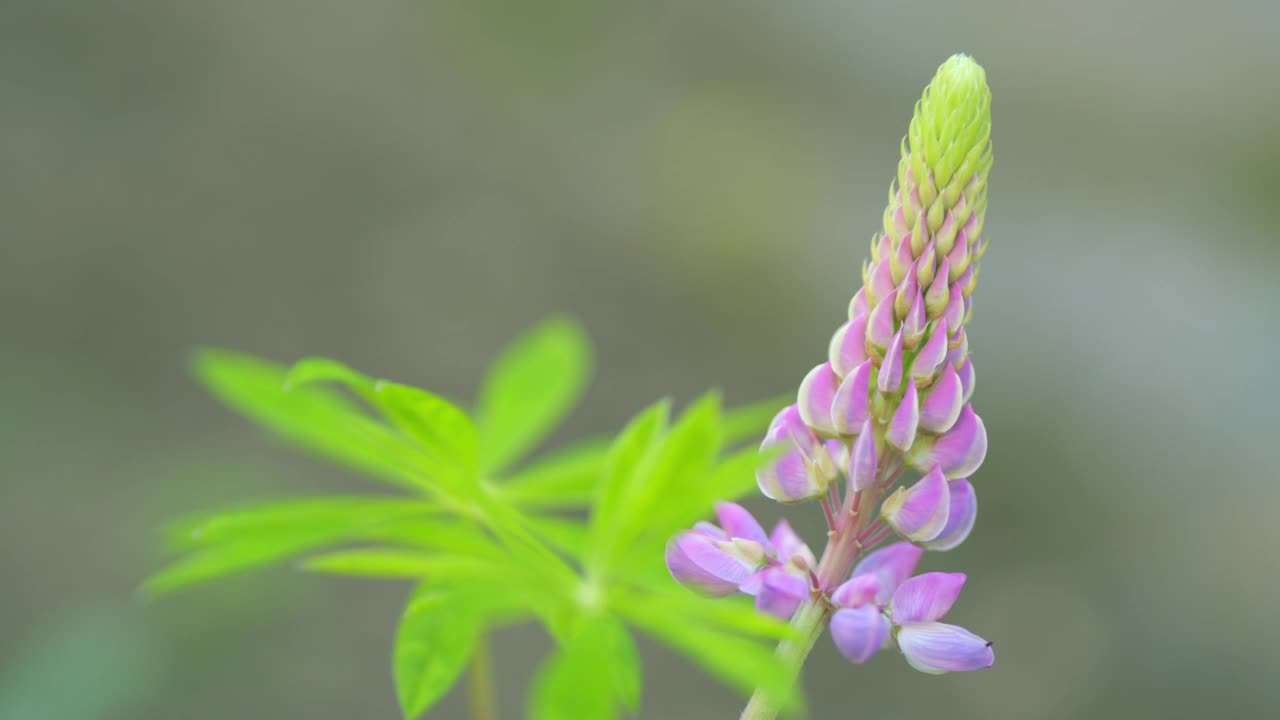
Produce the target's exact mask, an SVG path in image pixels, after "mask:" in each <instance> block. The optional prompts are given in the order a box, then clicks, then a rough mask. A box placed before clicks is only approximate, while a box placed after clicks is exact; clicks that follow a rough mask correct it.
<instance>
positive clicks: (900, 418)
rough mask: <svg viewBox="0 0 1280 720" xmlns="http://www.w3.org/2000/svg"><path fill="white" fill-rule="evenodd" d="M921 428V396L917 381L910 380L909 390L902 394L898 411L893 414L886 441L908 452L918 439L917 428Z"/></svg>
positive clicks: (908, 383)
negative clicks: (917, 389)
mask: <svg viewBox="0 0 1280 720" xmlns="http://www.w3.org/2000/svg"><path fill="white" fill-rule="evenodd" d="M919 426H920V396H919V394H917V392H916V381H915V380H908V381H907V389H906V390H905V391H903V393H902V400H901V401H900V402H899V403H898V409H897V410H895V411H894V412H893V418H892V419H891V420H890V421H889V428H888V430H887V431H886V432H885V440H887V441H888V442H889V444H890V445H893V446H894V447H896V448H898V449H900V450H906V449H908V448H910V447H911V444H912V443H913V442H915V439H916V428H918V427H919Z"/></svg>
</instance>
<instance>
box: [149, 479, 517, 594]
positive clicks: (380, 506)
mask: <svg viewBox="0 0 1280 720" xmlns="http://www.w3.org/2000/svg"><path fill="white" fill-rule="evenodd" d="M344 503H349V504H344ZM432 509H433V506H431V505H429V504H427V503H422V502H414V501H409V500H405V501H395V500H365V501H361V500H359V499H351V500H348V499H346V498H314V499H305V500H298V501H291V502H276V503H270V504H268V505H265V506H261V507H257V508H246V509H243V510H237V511H232V512H229V513H224V514H214V515H212V516H205V517H202V518H199V519H196V520H194V521H187V522H186V523H183V524H180V525H179V526H178V527H179V528H184V529H186V531H187V532H188V533H190V534H188V535H187V541H186V545H187V546H188V547H190V548H191V549H192V552H191V553H190V554H188V555H187V556H186V557H183V558H181V559H179V560H178V561H177V562H175V563H174V564H172V565H170V566H169V567H167V568H165V569H164V570H161V571H160V572H159V573H157V574H156V575H154V576H152V577H151V578H149V579H148V580H147V581H146V583H144V585H143V589H144V590H145V591H147V592H150V593H157V594H158V593H164V592H169V591H171V590H176V589H178V588H180V587H183V586H186V585H190V584H193V583H197V582H202V581H206V580H212V579H214V578H217V577H221V576H224V575H230V574H232V573H237V572H242V571H246V570H250V569H254V568H259V567H263V566H265V565H269V564H272V563H276V562H280V561H283V560H286V559H288V558H290V557H292V556H295V555H300V554H302V553H305V552H311V551H314V550H317V549H320V548H323V547H326V546H330V545H334V544H337V543H341V542H348V541H356V540H383V541H388V542H403V543H405V544H410V545H414V546H421V547H428V548H431V549H433V550H442V551H446V552H449V553H453V554H468V555H473V556H476V557H485V558H491V559H499V558H503V557H505V556H504V554H503V552H502V550H501V548H499V547H498V546H497V545H496V544H495V543H494V542H493V541H492V540H491V539H490V538H489V537H488V536H487V535H486V534H485V533H484V532H482V531H480V530H478V529H477V528H475V527H473V526H472V525H471V524H469V523H467V522H465V521H458V520H454V519H452V518H447V517H441V516H430V515H428V512H429V511H431V510H432ZM416 516H422V518H423V519H417V518H416Z"/></svg>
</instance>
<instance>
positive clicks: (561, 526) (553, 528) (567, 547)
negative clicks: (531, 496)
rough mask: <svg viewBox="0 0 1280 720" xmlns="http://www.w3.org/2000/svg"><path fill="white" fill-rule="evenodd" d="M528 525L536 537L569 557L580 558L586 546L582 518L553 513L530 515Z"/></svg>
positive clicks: (585, 529)
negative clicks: (563, 516) (560, 515)
mask: <svg viewBox="0 0 1280 720" xmlns="http://www.w3.org/2000/svg"><path fill="white" fill-rule="evenodd" d="M529 526H530V527H532V528H533V531H534V532H535V533H537V535H538V537H541V538H542V539H543V540H546V541H547V543H548V544H550V545H551V546H552V547H554V548H555V549H556V550H559V551H561V552H563V553H566V554H568V555H569V556H570V557H574V558H581V557H582V556H583V555H584V554H585V551H586V548H587V527H586V525H585V523H583V521H582V520H578V519H572V518H562V517H556V516H555V515H531V516H530V517H529Z"/></svg>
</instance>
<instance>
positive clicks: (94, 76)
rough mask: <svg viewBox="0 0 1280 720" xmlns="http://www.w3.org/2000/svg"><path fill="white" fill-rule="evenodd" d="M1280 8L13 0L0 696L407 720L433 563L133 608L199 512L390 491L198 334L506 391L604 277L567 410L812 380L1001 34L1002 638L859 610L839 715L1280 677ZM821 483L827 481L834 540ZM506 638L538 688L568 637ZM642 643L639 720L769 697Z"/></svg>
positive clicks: (1164, 708) (602, 409)
mask: <svg viewBox="0 0 1280 720" xmlns="http://www.w3.org/2000/svg"><path fill="white" fill-rule="evenodd" d="M1277 27H1280V5H1276V4H1275V3H1266V2H1262V0H1254V1H1253V2H1249V1H1248V0H1238V1H1235V2H1220V3H1213V4H1210V3H1199V2H1197V3H1177V2H1161V1H1158V0H1139V1H1137V2H1130V3H1124V4H1120V3H1112V2H1103V1H1102V0H1081V1H1080V2H1075V3H1070V4H1066V3H1058V4H1053V5H1049V4H1039V3H1022V2H1014V1H1012V0H990V1H975V2H967V3H952V4H947V6H946V7H943V6H942V5H941V4H934V3H928V4H922V5H916V4H914V3H902V2H888V1H883V2H870V3H855V2H848V3H840V2H823V3H786V2H763V1H762V2H733V1H730V0H720V1H713V0H700V1H698V2H643V3H641V2H634V3H607V2H587V1H585V0H545V1H543V2H523V1H521V0H472V1H471V2H442V1H427V0H401V1H399V2H362V3H356V2H347V1H344V0H323V1H321V0H220V1H219V2H205V3H175V2H170V1H168V0H133V1H121V2H111V3H104V2H95V1H92V0H67V1H65V2H49V1H47V0H9V2H6V3H4V4H3V7H2V8H0V146H2V147H3V148H4V151H3V155H2V158H3V159H2V161H0V198H3V200H0V203H2V207H0V329H2V330H3V335H2V336H0V391H2V394H0V398H2V400H0V718H3V719H4V720H61V719H62V718H76V719H80V720H96V719H112V720H114V719H126V718H127V719H134V718H137V719H147V720H150V719H153V718H154V719H159V718H177V717H181V718H190V719H192V720H200V719H204V718H225V717H248V718H266V717H271V718H310V719H314V720H326V719H334V720H336V719H339V718H342V719H346V718H393V717H395V714H396V710H395V703H394V697H393V692H392V688H391V680H390V672H389V653H390V644H391V634H392V629H393V626H394V618H395V614H396V612H397V609H398V607H399V604H400V602H401V599H402V597H403V595H404V592H405V588H404V587H401V586H396V585H390V584H387V585H378V584H372V583H359V582H341V581H335V580H331V579H324V578H315V577H302V576H299V575H296V574H293V573H290V572H288V571H283V570H281V571H275V572H267V573H260V574H257V575H254V576H252V577H250V578H243V579H235V580H230V581H225V582H221V583H217V584H215V585H212V586H209V587H207V588H205V589H203V590H199V591H195V592H188V593H185V594H183V595H181V596H178V597H174V598H169V599H164V600H162V601H160V602H157V603H152V604H141V603H138V602H136V601H135V599H134V597H133V591H134V588H135V587H136V584H137V583H138V581H139V580H140V579H141V578H142V577H144V576H145V575H146V574H147V573H148V572H149V571H151V570H153V569H155V568H156V567H158V564H159V562H160V560H161V555H160V546H161V542H160V538H159V535H158V533H157V531H156V530H157V528H158V527H159V526H160V525H161V524H162V523H163V522H164V521H165V520H167V519H169V518H171V517H173V516H175V515H179V514H182V513H185V512H189V511H192V510H197V509H208V508H211V507H216V506H219V505H224V504H229V503H234V502H238V501H241V500H243V499H251V498H269V497H279V496H283V495H289V494H301V493H307V492H320V491H325V490H334V489H358V488H361V487H364V486H363V485H362V484H361V483H360V482H359V481H358V480H356V479H353V478H351V477H350V476H347V475H345V474H343V473H340V472H337V471H333V470H330V469H329V468H328V467H326V466H324V465H323V464H321V463H318V462H312V461H310V460H308V459H305V458H301V457H300V456H298V455H296V454H294V453H292V452H290V451H287V450H285V449H282V448H280V447H278V445H277V444H276V443H274V442H271V441H270V440H268V439H264V437H263V436H262V435H261V434H260V433H259V432H257V431H256V430H255V429H254V428H252V427H251V426H250V425H249V424H248V423H247V422H245V421H242V420H240V419H238V418H236V417H233V416H232V415H231V414H230V413H228V412H226V411H224V410H223V409H222V408H221V407H219V406H218V405H216V404H215V403H214V402H213V401H212V400H210V399H209V398H207V397H205V396H204V395H203V394H202V393H201V391H200V390H199V389H198V388H196V387H195V386H194V384H193V383H192V382H191V381H190V380H189V379H188V377H187V376H186V374H185V356H186V353H187V352H188V350H189V349H190V348H192V347H194V346H195V345H197V344H212V345H223V346H229V347H234V348H238V349H243V350H247V351H251V352H256V353H260V354H263V355H266V356H269V357H273V358H275V359H278V360H281V361H288V360H292V359H295V358H297V357H300V356H303V355H307V354H326V355H332V356H336V357H340V358H342V359H344V360H346V361H348V362H350V363H351V364H353V365H355V366H356V367H360V368H362V369H366V370H368V371H370V372H373V373H376V374H380V375H383V376H387V377H392V378H396V379H399V380H403V381H406V382H411V383H415V384H419V385H423V386H426V387H430V388H432V389H435V390H438V391H441V392H443V393H445V394H447V395H451V396H453V397H456V398H460V399H465V400H469V399H470V393H471V390H472V389H473V388H475V387H476V385H477V383H478V381H479V379H480V377H481V375H482V372H483V366H484V364H485V363H486V362H487V360H488V359H489V358H490V357H491V356H492V355H493V353H494V352H495V351H496V350H497V349H498V348H499V347H501V346H502V345H503V343H504V342H506V340H507V339H509V338H510V337H512V336H513V335H514V334H515V333H516V332H517V331H519V330H520V329H522V328H524V327H526V326H528V325H530V324H531V323H533V322H534V321H536V320H537V319H539V318H540V317H541V316H543V315H545V314H547V313H549V312H552V311H567V312H570V313H573V314H575V315H577V316H578V317H580V318H582V320H583V321H584V322H585V323H586V325H587V326H588V327H589V329H590V331H591V332H592V334H593V336H594V337H595V340H596V343H597V349H598V352H599V355H600V362H599V367H600V368H601V372H600V374H599V376H598V379H597V381H596V383H595V385H594V387H593V389H592V391H591V393H590V395H589V396H588V400H587V403H586V405H585V406H584V407H583V408H581V409H580V411H579V412H578V413H577V414H576V415H575V416H574V417H573V419H572V421H571V422H570V424H569V425H568V427H567V428H566V429H565V430H564V431H562V432H561V433H560V435H559V436H558V439H559V440H567V439H572V438H574V437H577V436H581V435H585V434H587V433H591V432H597V431H602V430H612V429H614V428H617V427H618V426H619V425H620V423H621V422H622V421H623V419H624V418H625V417H626V416H628V415H629V414H630V413H631V412H633V411H634V410H636V409H638V408H639V407H640V406H641V405H643V404H645V403H647V402H648V401H650V400H652V399H653V398H655V397H657V396H660V395H664V394H671V395H674V396H675V397H676V398H678V399H681V400H687V399H689V398H691V397H692V396H693V395H694V394H695V393H696V392H698V391H699V390H701V389H703V388H706V387H709V386H719V387H721V388H723V389H724V390H725V392H726V395H727V396H728V398H729V399H730V401H741V402H745V401H748V400H754V399H759V398H763V397H768V396H771V395H773V394H776V393H779V392H785V391H787V389H788V388H793V387H794V386H795V385H796V384H797V383H798V381H799V380H800V379H801V377H802V376H803V374H804V373H805V372H806V371H807V370H808V369H809V368H810V367H811V366H812V365H813V364H815V363H816V362H818V361H819V360H820V359H821V358H822V357H823V356H824V352H825V348H826V342H827V338H828V337H829V336H830V333H831V332H832V330H833V329H834V328H835V327H836V325H837V324H838V323H839V322H840V320H841V317H842V315H843V314H844V312H845V307H846V303H847V301H848V298H849V296H850V295H851V294H852V293H853V292H854V290H856V288H857V286H858V283H859V278H858V269H859V265H860V262H861V260H862V258H863V256H864V255H865V253H866V251H867V246H868V241H869V239H870V237H871V234H872V233H873V232H874V231H875V230H876V229H877V228H878V226H879V223H880V217H881V212H882V209H883V206H884V202H885V194H886V191H887V188H888V184H889V180H890V178H891V177H892V176H893V173H894V171H895V168H896V162H897V150H898V140H899V138H900V137H901V136H902V134H903V133H904V132H905V129H906V123H907V120H908V119H909V117H910V112H911V107H912V104H913V102H914V101H915V99H916V98H917V97H918V94H919V92H920V90H921V89H922V87H923V85H924V83H925V82H926V81H927V80H928V78H929V77H930V76H931V74H932V73H933V70H934V69H935V68H936V67H937V65H938V64H939V63H941V62H942V61H943V60H944V59H945V58H946V57H947V56H948V55H950V54H951V53H953V52H956V51H962V50H963V51H967V52H970V53H972V54H974V55H975V56H976V57H977V58H978V60H979V61H980V62H982V63H983V64H984V65H985V66H986V68H987V71H988V74H989V79H990V82H991V85H992V87H993V90H994V94H995V102H994V105H993V107H994V122H995V133H994V136H993V137H994V141H995V147H996V157H997V162H996V164H995V170H994V173H993V174H992V177H991V205H990V208H991V209H990V212H989V218H988V222H987V228H988V231H987V234H988V235H989V236H990V237H991V239H992V243H991V251H990V252H989V253H988V255H987V257H986V261H985V263H984V271H983V274H982V285H981V288H980V289H979V291H978V293H977V305H978V312H977V314H976V319H975V322H974V325H973V326H972V330H971V340H972V343H971V348H972V351H973V353H974V354H975V355H976V356H977V367H978V377H979V383H978V388H979V389H978V393H977V395H976V407H977V409H978V410H979V412H980V413H981V414H982V415H983V417H984V418H985V419H986V422H987V426H988V429H989V431H990V435H991V452H990V455H989V457H988V459H987V463H986V465H985V466H984V467H983V469H982V471H981V472H980V473H979V474H978V476H977V478H976V485H977V487H978V493H979V497H980V498H981V502H982V505H981V507H982V512H981V514H980V522H979V524H978V527H977V530H976V531H975V533H974V535H973V536H972V538H971V539H970V540H969V542H968V543H967V544H966V545H965V546H963V547H962V548H960V549H959V550H957V551H956V552H954V553H951V554H949V555H946V556H931V557H930V558H929V559H928V560H927V563H928V565H927V567H928V568H929V569H944V568H945V569H963V570H965V571H968V572H969V573H970V578H971V579H970V585H969V588H968V589H967V590H966V592H965V595H964V596H963V597H962V598H961V602H960V604H959V605H958V606H957V609H956V610H955V611H954V612H953V613H952V615H951V616H950V617H951V618H953V619H954V621H956V622H958V623H961V624H964V625H966V626H969V627H971V628H974V629H975V630H977V631H978V632H980V633H981V634H983V635H985V636H986V637H988V638H992V639H994V640H995V643H996V648H997V651H998V662H997V666H996V668H995V669H994V670H992V671H990V672H984V673H978V674H974V675H969V676H945V677H941V678H934V677H925V676H921V675H919V674H917V673H914V672H912V671H911V670H910V669H908V668H907V667H906V666H905V664H904V663H902V662H901V661H900V660H899V659H896V658H894V657H892V656H885V657H881V658H878V659H877V660H876V661H875V662H873V663H872V664H870V665H869V666H867V667H865V668H860V669H859V668H854V667H853V666H851V665H849V664H848V663H846V662H844V661H843V660H842V659H841V658H839V656H838V655H837V653H836V652H835V651H834V648H833V647H831V645H830V644H829V642H827V641H825V640H824V641H823V642H821V643H820V644H819V647H818V650H817V652H816V653H815V655H814V656H813V657H812V658H811V661H810V663H809V668H808V673H807V677H806V685H807V688H808V690H809V693H810V697H811V707H812V710H813V712H812V717H813V718H815V719H821V718H837V717H839V718H845V717H858V718H875V719H879V718H923V717H936V716H938V714H939V713H943V712H945V713H947V715H946V716H947V717H948V718H952V719H953V720H965V719H968V718H996V719H1002V718H1010V719H1012V718H1017V719H1027V718H1085V717H1088V718H1129V719H1136V718H1202V717H1205V716H1214V717H1258V716H1265V715H1267V714H1269V713H1270V712H1273V711H1274V708H1275V707H1276V705H1277V703H1280V685H1278V684H1277V683H1276V682H1275V681H1276V677H1277V672H1278V671H1280V663H1277V660H1276V656H1275V647H1276V646H1277V644H1278V643H1280V625H1277V623H1276V622H1275V615H1274V613H1275V611H1276V608H1277V604H1278V603H1280V572H1277V565H1276V559H1275V555H1274V551H1273V550H1272V548H1273V547H1274V540H1273V537H1274V533H1275V520H1274V517H1275V512H1276V508H1277V504H1278V502H1280V489H1277V488H1278V487H1280V486H1277V484H1276V483H1275V482H1274V477H1275V473H1274V470H1273V469H1272V467H1271V464H1270V463H1264V460H1270V459H1273V458H1274V457H1275V455H1276V450H1275V447H1274V444H1273V443H1274V442H1275V440H1274V438H1273V437H1272V435H1274V433H1275V431H1276V429H1277V425H1276V423H1277V421H1276V416H1275V407H1276V403H1277V401H1278V400H1280V397H1278V396H1280V384H1278V383H1277V381H1276V379H1275V378H1276V375H1275V362H1274V359H1273V358H1274V357H1275V356H1276V353H1277V351H1280V344H1278V342H1277V340H1276V337H1277V333H1276V330H1277V321H1276V318H1275V308H1277V307H1278V306H1280V284H1278V283H1277V281H1276V280H1275V267H1276V265H1277V262H1278V261H1280V251H1278V250H1277V243H1276V230H1275V228H1276V227H1277V224H1278V222H1280V213H1278V212H1277V210H1276V208H1277V205H1276V201H1275V197H1276V194H1277V191H1278V190H1280V182H1277V180H1276V177H1275V168H1276V167H1277V166H1278V164H1280V89H1278V88H1280V86H1278V85H1277V81H1276V77H1277V72H1278V71H1280V51H1277V50H1276V43H1275V39H1276V28H1277ZM752 507H753V509H755V510H758V511H760V512H761V513H762V514H763V515H764V516H765V517H768V518H770V519H772V518H774V517H776V516H777V515H778V509H779V508H778V507H777V506H771V505H769V504H767V503H765V502H756V503H754V504H753V506H752ZM817 515H818V512H817V510H816V509H815V508H810V507H802V508H799V509H798V510H797V511H796V512H793V513H792V516H793V517H802V518H804V522H802V523H801V524H802V525H803V526H804V529H805V530H806V531H807V532H808V534H809V537H810V538H811V539H813V540H814V541H815V544H816V540H817V538H818V537H820V534H819V533H818V527H819V518H818V517H817ZM497 644H498V645H497V653H498V672H499V673H500V677H501V682H502V698H501V702H502V705H503V707H504V709H505V710H506V713H507V715H508V716H510V717H516V716H517V715H518V714H519V712H518V710H519V708H521V707H522V693H523V687H524V683H525V679H526V678H527V676H528V674H529V673H530V672H531V670H532V669H533V667H535V665H536V663H537V661H538V659H539V658H540V657H541V656H542V654H543V652H544V651H545V649H546V647H547V639H546V638H545V636H544V635H543V634H542V632H541V631H540V630H537V629H534V628H527V629H523V630H516V631H510V632H504V633H503V634H501V635H500V636H499V637H498V638H497ZM644 649H645V651H646V654H647V658H648V662H647V664H646V666H647V672H648V678H647V692H646V695H645V700H644V706H643V711H642V713H641V715H642V716H643V717H646V718H671V719H677V720H678V719H681V718H728V717H736V714H737V711H738V709H739V708H740V705H741V702H740V699H739V698H737V697H735V696H734V695H733V694H732V693H731V692H729V691H727V690H725V689H723V688H720V687H719V686H716V685H715V684H713V683H712V682H711V681H710V680H708V679H706V678H705V677H704V676H702V675H701V674H700V673H698V672H696V671H694V670H693V669H692V668H691V667H690V666H689V665H687V664H686V663H685V661H683V660H681V659H679V658H675V657H674V656H672V655H671V654H669V653H667V652H665V651H663V650H661V649H659V648H656V647H653V646H652V645H646V646H645V647H644ZM1267 708H1272V711H1268V710H1267ZM462 712H463V711H462V704H461V703H460V702H459V700H458V699H457V698H450V699H449V700H448V701H447V702H446V703H445V704H443V705H442V706H441V707H440V708H439V709H438V711H437V712H436V713H435V716H438V717H442V718H453V717H461V716H462Z"/></svg>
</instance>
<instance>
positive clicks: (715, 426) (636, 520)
mask: <svg viewBox="0 0 1280 720" xmlns="http://www.w3.org/2000/svg"><path fill="white" fill-rule="evenodd" d="M720 439H721V434H720V399H719V397H718V396H716V395H715V394H707V395H704V396H702V397H701V398H699V399H698V400H696V401H695V402H694V403H693V404H692V405H690V406H689V408H688V409H687V410H685V412H684V414H682V415H681V416H680V418H679V419H678V420H676V422H675V423H674V424H673V425H672V426H671V430H670V432H668V433H667V435H666V437H665V438H664V439H663V442H662V445H661V447H660V448H658V449H657V451H656V455H655V457H654V460H653V462H652V464H651V465H649V466H648V467H646V468H644V471H643V473H638V474H637V475H636V476H635V477H634V478H632V487H631V489H630V492H629V493H628V494H627V498H626V501H625V503H624V509H623V511H622V512H621V513H619V515H618V517H617V518H616V519H615V520H614V523H615V525H616V529H615V534H616V536H617V538H618V540H617V542H618V543H620V544H621V545H623V546H627V545H629V544H631V543H632V542H633V541H634V540H635V539H636V538H637V537H639V536H640V535H642V534H647V535H649V536H650V537H654V538H656V540H657V541H658V543H659V546H658V549H657V550H656V551H655V555H660V554H661V546H662V545H665V543H666V541H667V538H668V537H669V536H670V535H671V534H672V533H673V532H675V531H676V530H679V529H681V528H682V526H677V525H673V524H671V523H670V522H669V518H670V517H671V516H672V514H673V513H672V512H671V509H673V508H688V509H689V510H691V511H698V510H699V509H700V508H703V507H705V504H704V503H703V502H702V500H701V496H700V495H699V494H697V493H690V492H689V489H690V488H695V487H697V486H699V485H701V484H704V483H705V482H706V478H707V476H708V475H710V472H711V467H712V465H713V463H714V462H715V459H716V456H717V455H718V454H719V452H720ZM703 512H705V510H703ZM664 520H666V521H667V522H662V521H664ZM639 546H643V543H642V544H639Z"/></svg>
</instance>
